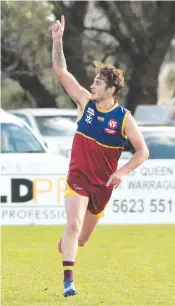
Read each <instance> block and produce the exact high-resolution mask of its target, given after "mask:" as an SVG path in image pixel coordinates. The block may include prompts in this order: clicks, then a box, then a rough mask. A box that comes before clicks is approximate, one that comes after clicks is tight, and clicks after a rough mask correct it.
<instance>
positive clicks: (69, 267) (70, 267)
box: [63, 266, 74, 271]
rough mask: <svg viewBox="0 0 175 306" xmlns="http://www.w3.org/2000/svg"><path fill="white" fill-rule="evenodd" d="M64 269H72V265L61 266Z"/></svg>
mask: <svg viewBox="0 0 175 306" xmlns="http://www.w3.org/2000/svg"><path fill="white" fill-rule="evenodd" d="M63 269H64V271H65V270H73V269H74V267H73V266H63Z"/></svg>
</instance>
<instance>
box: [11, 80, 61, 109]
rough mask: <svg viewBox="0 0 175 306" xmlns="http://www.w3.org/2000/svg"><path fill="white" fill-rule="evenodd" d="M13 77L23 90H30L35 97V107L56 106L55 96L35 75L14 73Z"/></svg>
mask: <svg viewBox="0 0 175 306" xmlns="http://www.w3.org/2000/svg"><path fill="white" fill-rule="evenodd" d="M13 79H14V80H16V81H18V82H19V84H20V85H21V87H22V88H23V89H24V90H25V91H26V90H27V91H29V92H30V94H31V95H32V96H33V98H34V99H35V102H36V106H37V107H51V108H54V107H57V104H56V100H55V97H54V96H53V95H52V94H51V93H50V92H49V91H48V90H47V88H46V87H45V86H44V85H43V84H42V83H41V82H40V80H39V79H38V77H37V76H36V75H31V76H30V75H24V74H23V75H16V76H15V75H14V76H13Z"/></svg>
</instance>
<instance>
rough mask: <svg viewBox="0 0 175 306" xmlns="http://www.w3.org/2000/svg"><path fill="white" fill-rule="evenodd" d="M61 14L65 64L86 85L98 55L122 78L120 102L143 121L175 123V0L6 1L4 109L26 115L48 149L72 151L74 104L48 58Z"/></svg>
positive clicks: (3, 16) (3, 13) (3, 15)
mask: <svg viewBox="0 0 175 306" xmlns="http://www.w3.org/2000/svg"><path fill="white" fill-rule="evenodd" d="M62 14H63V15H65V19H66V28H65V33H64V53H65V57H66V61H67V65H68V69H69V71H70V72H71V73H72V74H73V75H74V76H75V77H76V78H77V80H78V81H79V82H80V83H81V85H82V86H84V87H86V88H89V86H90V85H91V83H92V80H93V78H94V73H95V70H94V67H93V61H94V60H98V61H102V62H106V63H111V64H113V65H114V66H115V67H117V68H120V69H121V70H122V71H123V72H124V76H125V87H124V89H123V90H122V91H121V93H120V94H119V96H118V100H119V103H120V104H121V105H123V106H125V107H126V108H128V109H129V110H130V111H131V112H132V114H133V115H134V116H135V118H136V120H137V122H138V124H140V125H143V124H144V125H148V124H149V125H160V124H161V125H174V124H175V123H174V122H175V112H174V107H175V3H174V1H168V2H161V1H148V2H142V1H124V2H118V1H22V2H21V1H2V8H1V26H2V34H1V35H2V37H1V56H2V60H1V69H2V79H1V81H2V84H1V89H2V91H1V106H2V108H3V110H6V111H10V112H12V113H13V114H15V115H17V116H18V117H20V118H21V119H23V120H25V122H27V124H29V126H31V127H32V129H33V130H34V131H35V132H36V133H37V135H38V136H40V137H41V138H42V140H44V142H45V144H46V145H47V147H48V148H49V150H51V151H52V152H57V153H61V154H62V155H64V156H65V157H69V156H70V149H71V145H72V139H73V135H74V132H75V130H76V105H75V103H74V102H73V101H72V100H71V99H70V98H69V96H68V95H67V93H66V92H65V91H64V89H63V88H62V86H61V85H60V84H59V82H58V80H57V77H56V76H55V74H54V72H53V69H52V59H51V52H52V39H51V27H52V24H53V23H54V21H55V20H56V19H60V16H61V15H62ZM12 21H13V22H12ZM160 21H161V22H160ZM142 130H143V129H142ZM169 131H170V129H169V130H168V131H167V133H169ZM171 131H172V128H171ZM173 131H174V130H173ZM154 133H155V132H154ZM156 135H157V136H159V135H158V134H156ZM174 137H175V136H174ZM126 150H127V151H128V147H127V149H126ZM130 153H132V150H131V149H130ZM123 156H124V154H123ZM126 156H127V155H126Z"/></svg>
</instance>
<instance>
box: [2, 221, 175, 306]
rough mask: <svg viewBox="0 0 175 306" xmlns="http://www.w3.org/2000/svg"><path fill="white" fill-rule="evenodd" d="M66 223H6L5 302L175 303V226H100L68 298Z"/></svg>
mask: <svg viewBox="0 0 175 306" xmlns="http://www.w3.org/2000/svg"><path fill="white" fill-rule="evenodd" d="M62 233H63V227H61V226H58V227H56V226H53V227H52V226H50V227H49V226H33V227H32V226H31V227H27V226H26V227H24V226H21V227H19V226H18V227H3V228H2V231H1V234H2V305H3V306H16V305H21V306H26V305H27V306H29V305H30V306H35V305H36V306H40V305H42V306H62V305H71V306H83V305H89V306H113V305H126V306H130V305H134V306H142V305H144V306H145V305H151V306H153V305H162V306H166V305H169V306H172V305H175V226H174V225H142V226H99V227H98V228H97V229H96V231H95V233H94V235H93V237H92V238H91V240H90V241H89V242H88V244H87V245H86V246H85V247H83V248H80V249H79V253H78V256H77V260H76V266H75V270H74V275H75V280H76V282H75V283H76V288H77V289H78V291H79V292H78V295H77V296H74V297H70V298H67V299H65V298H64V297H63V296H62V266H61V256H60V254H59V253H58V252H57V246H56V244H57V240H58V238H59V237H60V236H61V235H62Z"/></svg>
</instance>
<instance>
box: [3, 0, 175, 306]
mask: <svg viewBox="0 0 175 306" xmlns="http://www.w3.org/2000/svg"><path fill="white" fill-rule="evenodd" d="M62 14H63V15H64V16H65V19H66V28H65V33H64V53H65V57H66V61H67V66H68V70H69V71H70V72H71V73H72V74H73V75H74V76H75V77H76V79H77V80H78V81H79V82H80V83H81V85H82V86H84V87H86V88H87V89H89V87H90V85H91V83H92V80H93V78H94V75H95V70H94V67H93V61H94V60H97V61H101V62H105V63H110V64H112V65H114V66H115V67H117V68H120V69H121V70H122V71H123V72H124V76H125V87H124V89H123V90H122V91H121V92H120V93H119V95H118V100H119V103H120V104H121V105H122V106H124V107H126V108H127V109H129V110H130V111H131V112H132V114H133V116H134V117H135V119H136V121H137V123H138V125H139V128H140V130H141V132H142V133H143V136H144V138H145V141H146V143H147V146H148V148H149V151H150V157H149V159H148V160H147V161H145V163H144V164H142V165H141V166H140V167H138V168H137V169H136V170H134V171H133V172H132V173H130V174H128V175H127V176H126V177H125V178H124V180H123V182H122V184H121V185H120V186H119V187H118V188H117V189H115V190H114V191H113V194H112V197H111V199H110V201H109V204H108V206H107V209H106V210H105V214H104V216H103V218H102V219H101V221H100V222H101V224H102V226H100V228H98V229H97V231H96V232H95V234H94V236H93V238H92V240H90V242H89V243H88V244H87V246H86V247H85V249H83V250H81V251H80V254H79V264H81V265H82V268H81V269H79V268H78V269H77V270H76V275H77V276H78V278H79V280H78V281H77V284H78V286H80V289H82V290H81V294H80V295H78V300H76V302H75V304H76V305H85V304H84V303H86V304H88V305H90V306H91V305H98V306H99V305H101V303H103V305H105V306H106V305H108V306H109V305H134V306H141V305H150V306H153V305H155V304H156V305H157V304H159V305H160V304H161V305H167V306H168V305H175V295H174V286H173V285H172V284H173V283H175V278H174V276H175V271H174V270H173V267H175V266H174V250H175V246H174V236H175V233H174V229H175V227H174V224H175V1H132V0H131V1H41V0H40V1H1V111H0V130H1V137H0V138H1V139H0V140H1V141H0V174H1V175H0V202H1V209H0V219H1V224H2V225H4V226H3V227H2V259H3V269H2V273H3V275H2V284H3V286H2V299H3V305H24V303H27V305H31V306H34V305H38V303H39V304H40V305H41V304H42V305H52V306H54V305H65V303H63V304H62V300H61V297H59V294H58V293H59V292H61V290H62V287H61V286H62V282H60V279H62V276H61V273H62V268H61V265H60V266H58V268H57V263H58V258H57V256H58V255H57V240H58V238H59V237H61V235H62V234H63V230H64V229H63V227H62V226H60V227H58V225H63V224H65V223H66V212H65V207H64V193H65V186H66V175H67V171H68V166H69V160H70V154H71V146H72V141H73V137H74V133H75V131H76V119H77V110H76V105H75V103H74V102H73V101H72V100H71V99H70V98H69V96H68V95H67V93H66V92H65V91H64V89H63V88H62V86H61V85H60V84H59V81H58V79H57V77H56V76H55V74H54V72H53V68H52V37H51V28H52V25H53V23H54V22H55V21H56V20H57V19H60V17H61V15H62ZM132 154H134V148H133V147H132V145H131V143H130V142H129V141H127V142H126V145H125V149H124V151H123V153H122V155H121V159H120V161H119V167H120V165H123V164H125V163H126V162H127V160H128V159H129V158H130V157H131V156H132ZM103 224H110V225H111V226H109V227H108V226H104V227H103ZM123 224H124V225H125V226H121V227H120V226H118V225H123ZM131 224H132V226H130V225H131ZM138 224H141V225H142V226H137V225H138ZM151 224H152V225H151ZM6 225H7V226H6ZM9 225H10V226H9ZM13 225H15V226H13ZM18 225H19V226H18ZM21 225H32V226H21ZM33 225H42V226H41V227H40V226H36V227H35V226H33ZM43 225H45V227H44V226H43ZM47 225H56V226H55V227H54V226H47ZM112 225H114V226H112ZM126 225H129V226H126ZM135 225H136V226H135ZM97 258H98V261H97ZM100 260H102V262H101V261H100ZM111 262H112V263H113V264H112V265H111ZM89 263H90V266H89ZM89 267H90V269H89ZM31 271H32V274H31ZM90 271H93V275H91V273H90ZM58 272H59V273H58ZM82 275H83V278H82ZM104 275H105V279H104ZM94 276H95V279H94V280H93V277H94ZM80 279H81V283H80ZM82 279H83V281H84V283H83V282H82ZM58 280H59V281H58ZM106 284H108V285H107V286H106ZM83 288H85V290H84V289H83ZM111 288H112V289H113V290H112V291H111ZM87 291H88V296H87ZM83 292H84V294H83ZM79 296H80V297H79ZM6 302H7V303H6Z"/></svg>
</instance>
